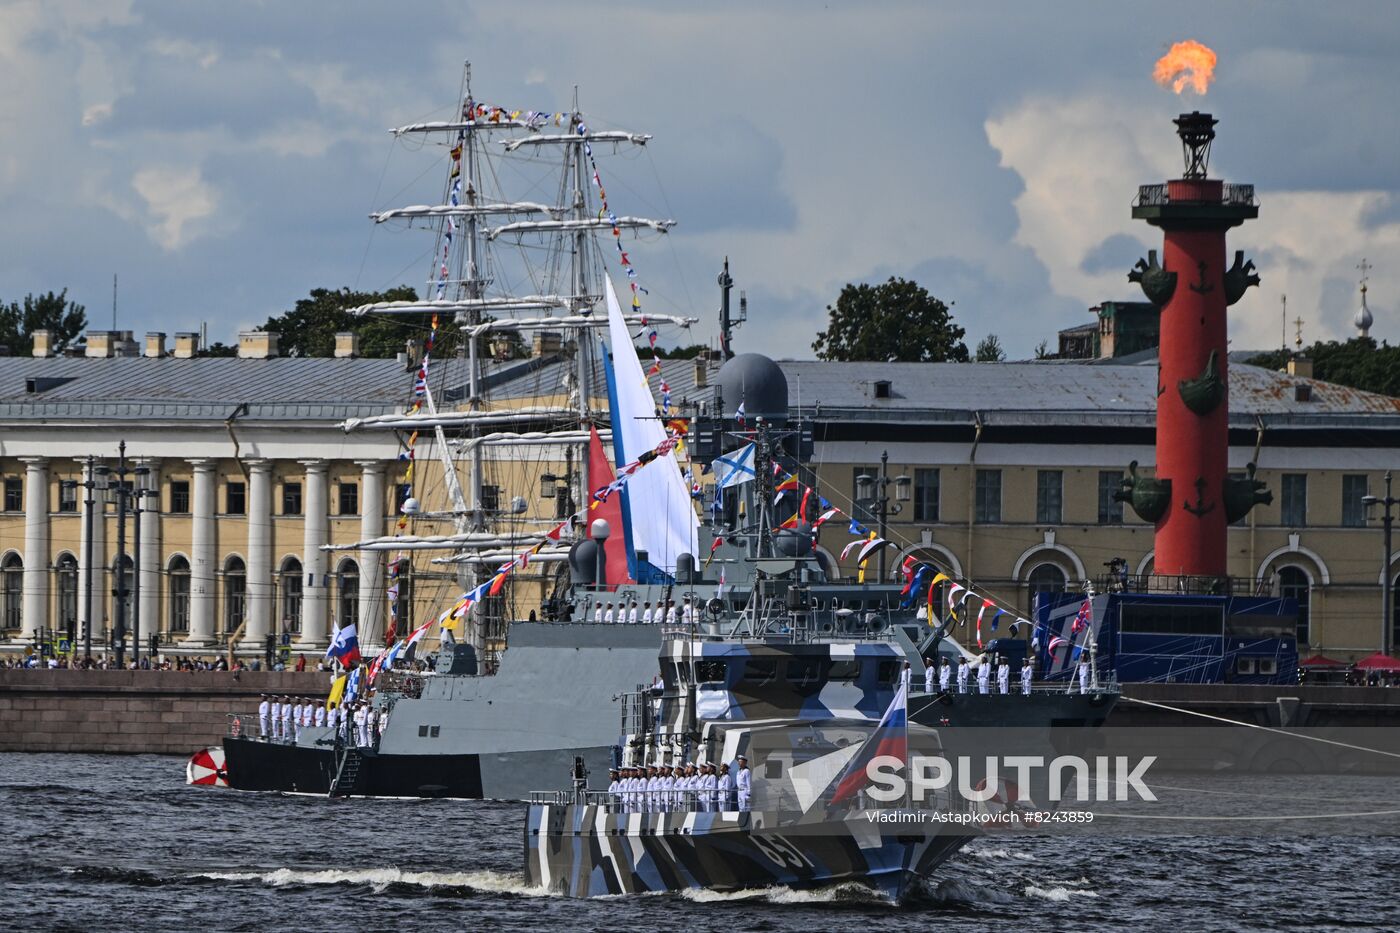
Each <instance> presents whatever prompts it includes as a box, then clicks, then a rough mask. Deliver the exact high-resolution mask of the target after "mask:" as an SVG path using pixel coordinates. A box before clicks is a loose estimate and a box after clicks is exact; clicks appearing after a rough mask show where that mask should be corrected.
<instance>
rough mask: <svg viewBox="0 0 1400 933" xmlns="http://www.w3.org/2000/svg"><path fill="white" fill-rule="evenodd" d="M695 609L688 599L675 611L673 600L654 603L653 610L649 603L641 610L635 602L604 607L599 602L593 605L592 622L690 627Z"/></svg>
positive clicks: (644, 604)
mask: <svg viewBox="0 0 1400 933" xmlns="http://www.w3.org/2000/svg"><path fill="white" fill-rule="evenodd" d="M695 613H696V609H695V607H694V606H693V605H691V602H690V597H688V596H687V597H686V598H685V600H684V601H683V602H682V603H681V605H680V608H679V609H677V607H676V601H675V600H673V599H667V600H660V599H658V600H657V601H656V608H655V609H653V608H652V606H651V603H650V602H645V603H642V606H641V609H640V610H638V608H637V601H636V600H633V601H632V602H631V604H628V603H625V602H622V603H617V604H616V605H614V604H612V603H608V604H607V606H606V607H604V605H603V604H602V603H601V602H596V603H594V604H593V621H594V622H602V623H606V624H612V623H614V622H627V623H631V624H632V625H637V624H641V625H651V624H653V623H656V624H660V623H662V622H664V623H666V624H667V625H675V624H676V622H677V620H679V621H680V622H682V623H683V624H685V625H690V624H692V623H693V622H694V621H695Z"/></svg>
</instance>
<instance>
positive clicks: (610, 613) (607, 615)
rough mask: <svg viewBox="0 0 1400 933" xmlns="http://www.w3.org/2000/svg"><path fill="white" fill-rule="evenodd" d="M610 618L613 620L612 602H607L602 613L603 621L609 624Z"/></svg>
mask: <svg viewBox="0 0 1400 933" xmlns="http://www.w3.org/2000/svg"><path fill="white" fill-rule="evenodd" d="M612 620H613V604H612V603H608V609H607V611H606V612H604V613H603V621H604V622H605V623H609V624H611V623H612Z"/></svg>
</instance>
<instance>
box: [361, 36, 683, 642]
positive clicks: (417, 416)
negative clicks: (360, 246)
mask: <svg viewBox="0 0 1400 933" xmlns="http://www.w3.org/2000/svg"><path fill="white" fill-rule="evenodd" d="M459 102H460V106H459V108H458V110H457V113H456V115H455V117H454V119H452V120H447V121H431V122H421V123H414V124H408V125H405V126H399V127H396V128H394V129H393V130H392V133H393V135H394V136H395V138H396V139H399V140H403V141H405V142H411V143H412V144H414V145H417V146H420V147H422V148H425V149H426V148H429V147H436V148H439V149H445V150H446V152H447V163H448V165H447V173H446V179H445V180H444V182H443V186H442V189H441V195H440V197H439V200H438V202H437V203H434V204H418V205H411V206H404V207H394V208H390V209H386V210H382V211H378V212H376V213H374V214H372V215H371V218H372V220H373V221H374V222H375V223H376V224H398V225H402V226H406V227H410V228H412V227H417V228H427V229H428V230H431V231H432V233H433V235H434V241H435V242H434V248H433V253H432V256H433V259H432V263H431V268H430V274H429V277H428V279H427V281H426V283H425V285H426V288H425V292H424V297H423V298H421V299H419V300H416V301H393V302H381V303H376V304H370V305H365V306H363V307H361V308H358V309H356V312H357V313H359V314H361V315H364V316H371V315H393V316H402V315H414V316H418V317H419V318H422V317H423V316H431V318H432V320H433V321H434V322H435V323H434V324H433V325H432V329H431V331H430V333H431V338H430V340H431V344H432V346H431V348H430V349H428V350H427V351H426V352H425V353H424V356H423V360H422V363H421V366H420V368H419V371H418V376H419V378H418V380H417V383H416V385H415V396H414V403H413V405H412V406H411V410H410V411H409V412H408V413H405V414H403V415H399V416H387V417H381V418H371V419H364V420H360V421H355V422H350V423H347V425H346V429H347V430H356V431H362V430H387V431H393V432H396V433H397V434H398V435H399V437H400V438H401V440H402V441H403V446H404V449H405V453H406V454H407V456H408V457H409V458H410V460H411V462H414V463H416V462H417V461H418V460H419V459H420V458H421V457H423V451H422V449H420V448H419V446H418V444H419V443H420V442H421V441H422V440H424V439H428V438H430V441H429V442H428V443H427V444H423V445H422V446H423V448H428V449H430V450H431V454H430V456H431V458H433V459H435V460H436V464H437V466H438V469H437V470H435V471H432V472H433V474H434V475H433V480H434V481H433V482H425V481H424V477H422V476H413V477H412V479H411V480H410V482H412V483H413V495H412V496H411V497H409V500H408V501H406V502H405V505H406V506H407V507H406V508H405V509H404V513H405V515H404V516H402V517H401V518H400V520H399V523H398V527H397V528H396V529H395V532H396V533H395V534H392V535H388V536H385V537H383V538H378V539H373V540H369V541H361V542H357V543H356V544H355V545H353V546H352V547H355V548H360V549H365V548H371V549H381V550H390V551H401V552H402V553H403V554H405V555H408V556H410V557H411V556H413V555H416V554H417V552H419V551H431V552H436V553H435V554H434V556H432V557H431V560H432V565H433V566H437V567H443V566H450V567H453V568H455V569H456V573H455V574H454V575H452V576H453V577H454V580H455V585H456V586H457V587H460V589H461V591H462V592H470V591H471V590H472V589H473V588H474V587H475V586H477V585H478V584H479V583H480V582H481V578H482V577H483V576H489V573H490V569H491V568H493V567H495V566H496V565H498V564H500V563H501V561H502V560H510V559H511V558H512V557H514V556H515V555H516V553H517V552H518V551H519V550H520V549H521V548H530V547H533V546H536V545H539V544H541V543H543V542H544V541H545V536H546V535H547V534H548V533H549V532H550V530H551V529H550V528H549V527H548V526H549V525H550V524H552V523H553V522H554V521H556V520H557V519H558V517H559V514H560V513H565V512H569V511H573V510H572V509H569V508H568V505H569V504H572V505H573V506H575V508H577V507H579V506H582V505H585V504H587V503H588V502H589V501H590V500H589V493H590V491H591V489H592V488H593V484H592V483H591V480H592V477H591V476H590V469H589V468H590V459H591V458H590V457H589V444H590V441H591V438H592V432H593V429H595V428H596V429H598V431H599V436H600V440H611V439H612V437H611V433H610V429H609V416H610V412H609V410H608V407H607V405H606V404H602V403H601V401H600V400H601V398H602V397H603V395H604V394H605V393H602V392H600V391H599V387H600V386H601V385H603V384H604V382H605V377H604V373H603V371H604V369H605V367H606V366H607V361H606V360H604V359H602V358H601V350H600V347H599V344H598V339H599V332H600V331H601V330H603V329H606V328H607V327H608V326H609V320H608V316H607V315H606V314H604V313H599V308H600V305H601V304H602V303H603V301H604V298H605V294H606V292H607V289H606V288H605V287H604V282H605V280H606V278H607V276H608V274H609V268H610V264H611V266H612V268H613V269H616V270H617V271H619V272H621V273H624V274H627V275H628V276H629V284H630V285H631V286H632V289H633V296H634V301H633V307H632V309H631V312H632V313H627V314H623V315H622V320H623V322H624V323H625V324H626V325H627V326H628V327H629V328H636V327H643V328H651V329H653V330H654V329H656V328H660V327H665V328H688V327H689V326H690V325H691V324H692V323H694V322H695V319H694V318H686V317H681V316H676V315H670V314H655V313H642V312H641V307H640V302H639V300H637V299H636V297H635V296H636V294H637V292H638V291H639V290H640V289H639V287H638V286H637V285H636V282H635V269H634V267H633V266H632V264H631V260H630V257H629V253H630V250H631V247H630V246H626V245H625V243H624V236H625V235H626V236H628V238H629V239H630V238H631V237H632V236H635V235H648V234H650V235H653V236H660V235H663V234H665V233H666V232H667V231H668V230H669V229H670V228H671V227H672V226H674V224H675V221H674V220H669V219H652V218H648V217H637V216H627V215H624V216H619V215H618V214H617V213H616V212H614V211H613V210H612V209H611V208H610V206H609V205H608V204H607V200H606V189H605V187H604V181H603V177H602V175H601V174H600V172H599V166H598V158H599V156H602V155H603V154H604V152H605V151H612V152H615V151H619V150H623V149H629V148H637V147H641V146H644V145H646V143H647V142H648V141H649V140H650V139H651V137H650V136H649V135H647V134H644V133H635V132H630V131H625V130H599V129H595V128H593V127H590V126H589V125H588V123H587V122H586V121H585V117H584V114H583V113H582V112H581V111H580V109H579V105H578V91H577V89H575V91H574V96H573V100H572V102H571V104H570V107H569V108H568V109H567V110H564V111H535V110H525V111H522V110H518V109H507V108H504V107H501V106H499V105H496V104H493V103H488V102H486V101H484V100H478V99H477V98H476V96H475V95H474V93H473V88H472V80H471V65H470V63H468V64H467V65H465V66H464V69H463V75H462V83H461V88H460V92H459ZM510 178H518V179H525V180H526V181H527V185H528V187H529V189H530V190H531V191H532V192H539V191H544V190H548V188H551V187H552V189H553V198H552V199H551V200H549V201H547V202H542V201H536V200H516V199H513V198H512V197H510V196H508V195H507V193H506V192H504V191H502V190H500V189H501V187H502V186H501V182H502V180H503V179H510ZM604 237H606V238H607V239H609V240H610V241H611V242H612V244H613V246H612V248H608V247H606V246H605V245H604V244H603V243H602V242H601V240H602V239H603V238H604ZM449 329H455V333H456V336H457V338H458V340H459V344H458V346H457V354H458V359H456V360H450V361H448V362H447V363H446V364H444V363H440V362H439V360H441V359H442V356H441V353H440V352H434V351H440V349H441V347H442V344H443V339H444V336H445V335H446V334H447V333H448V331H449ZM530 336H533V337H535V341H534V342H533V343H534V346H536V347H548V346H551V345H552V342H553V340H554V338H555V337H556V336H564V337H566V338H567V340H566V341H563V342H561V343H560V345H559V347H558V352H559V353H560V354H562V355H564V356H571V357H572V364H573V365H572V366H571V367H570V368H568V369H564V368H562V367H554V368H553V369H552V371H551V372H549V373H545V372H543V371H542V375H541V379H540V382H539V384H538V386H537V388H538V391H537V392H536V393H535V396H536V399H537V403H536V404H529V405H523V406H522V405H518V404H514V403H513V402H511V401H507V402H505V404H493V401H492V399H491V397H490V389H491V375H492V372H493V371H500V370H502V369H503V368H505V367H504V366H503V365H502V364H503V363H505V362H507V360H502V359H500V357H514V356H518V355H520V353H521V352H522V349H523V347H524V338H526V337H530ZM560 374H562V375H563V379H562V384H549V382H548V379H549V376H551V375H553V376H554V377H555V378H556V380H558V376H559V375H560ZM629 414H630V415H631V416H633V417H637V416H652V417H655V412H654V411H652V410H647V411H645V412H629ZM493 454H496V455H497V456H493ZM502 462H505V463H511V462H513V463H514V464H516V465H517V466H518V468H517V469H515V470H513V471H512V470H500V471H498V472H501V473H512V472H513V473H515V474H517V476H515V477H508V476H494V477H493V476H492V473H493V470H494V468H495V467H496V465H497V464H500V463H502ZM532 467H535V468H537V469H533V470H532ZM556 471H557V472H558V473H559V474H562V477H561V478H563V479H564V480H565V483H564V485H565V486H567V489H566V490H560V494H559V499H560V502H561V504H560V507H559V508H558V509H557V510H556V514H555V515H550V516H544V517H541V518H540V519H538V520H531V519H529V518H528V517H526V516H527V514H528V512H529V504H528V499H527V498H526V497H524V496H520V495H517V496H514V497H511V498H510V499H508V500H506V501H502V496H501V495H500V491H501V490H503V489H509V488H511V487H512V485H514V486H515V488H517V489H522V488H523V489H530V488H533V486H534V484H535V483H536V482H538V479H537V476H538V475H539V474H541V473H543V474H545V475H553V474H554V473H555V472H556ZM427 472H429V471H427V470H425V471H424V473H427ZM531 473H534V474H535V475H529V474H531ZM510 479H517V480H518V479H523V480H524V482H523V483H522V482H516V483H514V484H512V483H510V482H509V481H508V480H510ZM429 501H433V502H437V503H441V504H442V506H441V507H440V508H438V509H432V508H425V506H424V503H425V502H429ZM686 506H687V507H688V506H689V503H688V501H687V503H686ZM575 530H576V529H575V528H574V527H567V528H565V529H564V533H562V534H559V535H556V536H555V537H554V538H553V539H552V540H550V541H549V542H548V543H546V544H545V546H544V547H543V548H542V549H541V550H539V551H538V552H537V553H534V554H533V555H532V556H531V562H532V563H535V564H537V565H540V566H546V567H548V566H550V565H555V566H557V565H558V564H559V563H560V562H562V561H563V560H564V559H565V558H566V557H567V553H568V549H569V545H570V543H571V539H572V538H573V537H574V536H575V534H574V533H575ZM444 551H446V553H445V554H444V553H443V552H444ZM407 559H408V558H400V559H399V560H397V561H396V562H395V565H396V566H398V567H400V568H403V567H404V565H405V562H406V560H407ZM400 572H401V573H402V569H401V570H400ZM522 576H523V575H522ZM512 582H514V581H512ZM444 596H446V593H445V592H444ZM420 601H421V599H420ZM538 601H539V600H538V598H536V599H530V598H529V597H526V598H525V599H517V600H515V603H516V605H515V606H514V607H513V608H514V610H515V612H516V613H518V615H519V616H520V617H524V616H525V615H526V612H527V611H528V609H533V608H537V607H533V606H525V605H523V604H526V603H529V602H538ZM505 603H506V601H503V600H500V599H494V600H493V601H483V602H482V603H481V604H479V606H478V607H477V608H476V609H475V611H473V612H472V614H471V617H470V619H469V623H468V625H467V630H468V632H467V635H468V640H469V641H470V642H471V643H472V644H473V645H474V646H475V647H476V650H477V653H478V655H479V656H480V657H482V658H483V659H485V660H486V661H487V662H488V664H489V663H491V662H494V661H495V660H496V657H495V656H496V655H497V654H498V652H499V650H500V647H501V645H502V644H503V642H504V640H505V636H506V625H505V622H506V620H507V618H508V617H509V616H510V615H512V614H513V613H512V607H509V606H507V605H506V604H505ZM415 623H416V624H421V623H420V622H418V621H417V620H415ZM401 634H403V629H402V628H400V630H399V631H397V632H391V633H389V638H390V639H392V638H393V637H394V636H396V635H401ZM372 637H373V636H372V634H371V638H372ZM362 638H363V635H362Z"/></svg>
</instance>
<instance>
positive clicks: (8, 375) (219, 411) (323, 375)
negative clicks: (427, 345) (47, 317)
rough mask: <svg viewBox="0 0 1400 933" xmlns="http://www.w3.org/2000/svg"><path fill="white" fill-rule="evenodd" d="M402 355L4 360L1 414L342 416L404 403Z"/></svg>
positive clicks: (407, 377)
mask: <svg viewBox="0 0 1400 933" xmlns="http://www.w3.org/2000/svg"><path fill="white" fill-rule="evenodd" d="M411 388H412V376H411V374H409V373H407V372H406V371H405V369H404V364H403V363H402V362H399V361H398V360H383V359H326V358H310V357H277V358H273V359H265V360H259V359H239V358H236V357H195V358H192V359H176V358H175V357H163V358H150V357H115V358H107V359H103V358H87V357H51V358H38V357H4V358H0V419H4V420H29V419H43V420H50V419H75V420H86V419H92V418H113V419H122V420H168V419H175V420H219V421H222V420H224V419H225V418H227V417H229V415H230V414H231V413H232V411H233V409H234V408H235V407H237V406H239V405H243V404H246V405H247V406H248V407H247V410H246V412H245V413H242V414H241V415H240V417H241V418H245V419H248V420H284V419H286V420H313V421H317V420H332V421H334V420H340V419H343V418H349V417H363V416H366V415H374V414H384V413H387V412H389V411H393V410H395V409H396V408H401V407H402V406H403V404H404V401H405V400H406V398H407V397H408V393H409V392H410V390H411Z"/></svg>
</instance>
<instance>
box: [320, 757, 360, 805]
mask: <svg viewBox="0 0 1400 933" xmlns="http://www.w3.org/2000/svg"><path fill="white" fill-rule="evenodd" d="M363 760H364V756H363V755H361V754H360V750H359V749H358V748H356V747H355V746H353V745H346V746H345V747H344V749H342V750H341V753H340V756H339V761H337V762H336V768H335V778H334V779H332V780H331V789H330V793H329V794H328V796H331V797H349V796H350V794H351V793H353V792H354V790H355V785H356V784H358V783H359V780H360V764H361V762H362V761H363Z"/></svg>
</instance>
